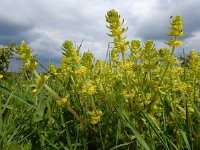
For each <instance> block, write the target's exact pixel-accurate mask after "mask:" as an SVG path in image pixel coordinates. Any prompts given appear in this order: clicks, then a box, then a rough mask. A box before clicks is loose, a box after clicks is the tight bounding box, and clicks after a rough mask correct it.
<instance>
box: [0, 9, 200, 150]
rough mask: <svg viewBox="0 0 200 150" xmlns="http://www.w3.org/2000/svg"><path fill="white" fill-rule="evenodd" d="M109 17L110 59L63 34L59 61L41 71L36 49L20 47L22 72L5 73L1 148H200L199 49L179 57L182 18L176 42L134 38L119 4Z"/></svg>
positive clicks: (173, 33) (0, 79)
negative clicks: (83, 48) (157, 43)
mask: <svg viewBox="0 0 200 150" xmlns="http://www.w3.org/2000/svg"><path fill="white" fill-rule="evenodd" d="M106 21H107V23H108V25H107V28H108V29H109V30H110V33H109V34H108V35H109V36H111V37H112V43H111V47H110V49H108V51H107V57H106V60H104V61H103V60H98V59H95V57H94V56H93V54H92V53H91V52H85V53H83V54H81V53H80V51H79V50H80V47H81V46H79V47H77V46H75V45H74V44H73V43H72V42H71V41H64V43H63V45H62V50H63V51H62V52H63V58H62V60H61V62H60V66H55V65H53V64H49V66H48V68H46V70H47V71H46V72H45V73H38V72H37V71H36V67H37V66H38V65H39V63H38V62H37V61H36V60H37V56H36V55H32V53H31V52H32V51H31V48H30V47H29V46H28V45H27V44H26V43H25V42H22V43H21V45H19V46H15V48H14V51H15V52H16V53H17V56H16V57H17V59H18V60H20V61H22V62H23V66H22V68H21V71H20V72H19V73H7V72H4V71H2V72H0V114H1V118H0V149H3V150H4V149H5V150H29V149H30V150H40V149H41V150H42V149H47V150H49V149H58V150H60V149H61V150H62V149H63V150H68V149H69V150H87V149H89V150H96V149H102V150H108V149H110V150H128V149H129V150H137V149H138V150H140V149H145V150H159V149H167V150H172V149H176V150H182V149H184V150H185V149H189V150H197V149H199V148H200V55H198V53H197V52H196V51H194V50H192V51H191V52H190V54H189V56H188V57H187V58H188V59H186V58H184V57H182V58H184V59H183V60H180V59H178V58H176V57H175V56H174V51H176V48H177V47H178V46H182V45H183V44H182V42H181V40H180V39H179V38H180V37H181V36H183V35H184V32H183V25H182V18H181V17H180V16H175V17H173V18H171V21H170V24H169V28H170V31H169V34H168V36H169V37H171V39H170V40H169V41H168V42H166V44H167V45H169V46H170V49H167V48H156V47H155V44H154V42H153V41H151V40H147V41H145V42H144V43H141V42H140V41H139V40H132V41H127V39H126V37H125V36H124V33H125V32H126V31H127V28H124V27H123V19H121V18H120V15H119V14H118V13H117V12H116V11H115V10H110V11H108V12H107V15H106ZM186 60H187V61H186Z"/></svg>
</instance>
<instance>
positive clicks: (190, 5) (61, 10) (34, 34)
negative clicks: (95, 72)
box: [0, 0, 200, 63]
mask: <svg viewBox="0 0 200 150" xmlns="http://www.w3.org/2000/svg"><path fill="white" fill-rule="evenodd" d="M199 6H200V2H199V1H195V0H190V1H189V0H183V1H173V0H166V1H160V0H152V1H151V0H140V1H132V0H127V1H123V2H122V1H115V2H114V1H111V0H103V1H98V0H88V1H85V0H57V1H53V0H42V1H40V0H29V1H24V0H2V1H1V6H0V7H1V9H0V44H7V43H9V42H10V41H12V40H15V41H18V42H20V41H21V40H25V41H27V42H28V43H29V44H30V46H31V47H32V48H33V50H34V53H38V54H39V56H40V58H39V59H40V60H41V61H43V62H47V61H48V58H49V59H51V60H52V61H53V60H54V59H55V60H56V61H55V63H57V62H58V61H57V60H58V59H59V58H60V57H61V49H60V47H61V44H62V42H63V41H64V40H72V41H73V42H75V43H77V44H79V43H80V42H81V41H82V40H83V39H84V43H83V47H82V49H81V50H82V52H83V51H87V50H88V49H94V50H93V51H94V54H95V55H96V56H97V57H98V58H104V56H105V53H106V49H107V44H108V42H109V40H112V39H111V38H110V37H108V36H107V35H106V33H108V32H109V30H108V29H107V28H106V27H105V25H106V24H107V23H106V21H105V14H106V12H107V11H108V10H110V9H116V10H117V11H118V12H119V13H120V15H121V17H122V18H124V19H125V23H124V27H129V30H128V32H127V33H126V35H127V37H128V39H130V40H132V39H141V40H142V41H144V40H147V39H152V40H155V41H157V42H158V43H161V42H162V41H166V40H168V39H169V37H167V36H166V35H165V34H167V33H168V32H169V30H168V27H169V26H170V25H169V20H170V16H171V15H182V16H183V19H184V22H185V29H184V31H185V32H186V36H185V37H184V38H182V39H183V40H185V41H187V40H189V39H192V37H193V38H194V37H197V36H199V35H197V34H195V33H196V32H197V31H199V30H200V20H199V18H200V13H199V12H198V8H199ZM189 41H190V40H189ZM93 43H94V44H93ZM188 46H189V47H190V48H192V47H193V46H194V43H193V44H190V45H188ZM195 47H196V46H195Z"/></svg>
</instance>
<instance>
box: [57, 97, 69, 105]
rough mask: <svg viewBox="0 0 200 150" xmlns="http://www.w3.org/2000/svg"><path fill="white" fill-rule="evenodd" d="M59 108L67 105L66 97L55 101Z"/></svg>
mask: <svg viewBox="0 0 200 150" xmlns="http://www.w3.org/2000/svg"><path fill="white" fill-rule="evenodd" d="M57 103H58V105H59V106H61V107H64V106H65V104H66V103H67V97H64V98H62V99H61V100H57Z"/></svg>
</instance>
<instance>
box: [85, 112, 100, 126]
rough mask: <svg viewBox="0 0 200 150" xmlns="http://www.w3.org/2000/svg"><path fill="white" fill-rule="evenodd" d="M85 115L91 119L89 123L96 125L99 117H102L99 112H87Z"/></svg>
mask: <svg viewBox="0 0 200 150" xmlns="http://www.w3.org/2000/svg"><path fill="white" fill-rule="evenodd" d="M87 114H88V115H89V116H90V117H91V120H90V123H91V124H97V123H98V122H99V121H100V120H101V116H102V115H103V113H102V111H101V110H97V111H96V112H95V111H89V112H87Z"/></svg>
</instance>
